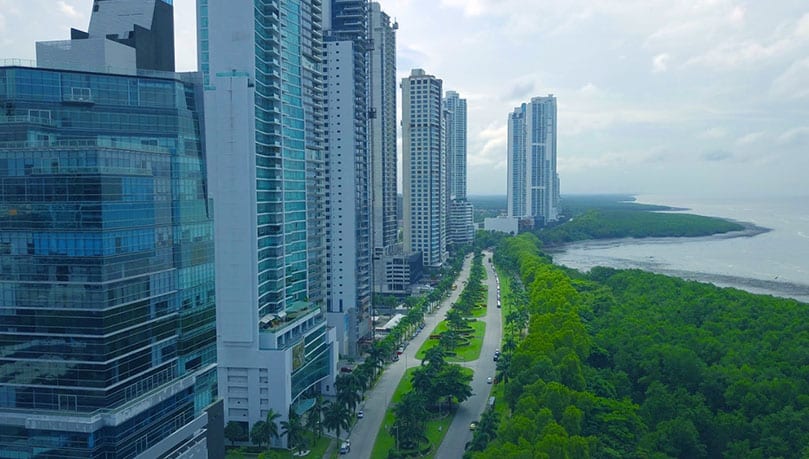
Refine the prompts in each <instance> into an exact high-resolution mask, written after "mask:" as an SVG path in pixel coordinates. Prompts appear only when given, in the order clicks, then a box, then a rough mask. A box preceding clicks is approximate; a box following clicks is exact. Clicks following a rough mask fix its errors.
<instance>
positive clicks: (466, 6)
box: [441, 0, 486, 16]
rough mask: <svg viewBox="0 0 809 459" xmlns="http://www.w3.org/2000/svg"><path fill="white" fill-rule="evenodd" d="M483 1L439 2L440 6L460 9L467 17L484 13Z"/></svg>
mask: <svg viewBox="0 0 809 459" xmlns="http://www.w3.org/2000/svg"><path fill="white" fill-rule="evenodd" d="M485 3H486V2H485V0H441V5H443V6H445V7H450V8H461V9H463V12H464V14H465V15H467V16H480V15H481V14H483V13H484V12H485V11H486V7H485V6H484V4H485Z"/></svg>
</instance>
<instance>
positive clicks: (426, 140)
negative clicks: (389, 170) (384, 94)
mask: <svg viewBox="0 0 809 459" xmlns="http://www.w3.org/2000/svg"><path fill="white" fill-rule="evenodd" d="M441 86H442V82H441V80H440V79H438V78H436V77H434V76H432V75H428V74H427V73H426V72H425V71H424V70H422V69H413V70H412V71H411V73H410V76H409V77H407V78H404V79H402V168H403V170H402V178H403V181H404V187H403V191H404V249H405V252H406V253H413V252H421V254H422V259H423V261H424V265H425V266H434V267H437V266H441V265H442V264H443V263H444V261H446V260H447V256H448V253H447V210H448V204H447V203H448V199H449V193H448V188H447V158H446V142H445V125H444V121H445V117H444V104H443V99H442V98H441Z"/></svg>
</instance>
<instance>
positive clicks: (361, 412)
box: [357, 410, 365, 419]
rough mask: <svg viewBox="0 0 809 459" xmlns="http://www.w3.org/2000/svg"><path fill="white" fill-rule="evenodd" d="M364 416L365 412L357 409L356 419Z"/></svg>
mask: <svg viewBox="0 0 809 459" xmlns="http://www.w3.org/2000/svg"><path fill="white" fill-rule="evenodd" d="M364 417H365V412H364V411H362V410H359V411H357V419H362V418H364Z"/></svg>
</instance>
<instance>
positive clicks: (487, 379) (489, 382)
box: [486, 376, 492, 384]
mask: <svg viewBox="0 0 809 459" xmlns="http://www.w3.org/2000/svg"><path fill="white" fill-rule="evenodd" d="M491 383H492V377H491V376H489V377H488V378H486V384H491Z"/></svg>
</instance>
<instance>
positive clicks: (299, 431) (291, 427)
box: [281, 408, 307, 453]
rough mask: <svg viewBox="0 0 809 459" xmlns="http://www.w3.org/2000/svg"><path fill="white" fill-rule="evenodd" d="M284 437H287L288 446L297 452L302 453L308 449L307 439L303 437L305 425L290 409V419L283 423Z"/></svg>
mask: <svg viewBox="0 0 809 459" xmlns="http://www.w3.org/2000/svg"><path fill="white" fill-rule="evenodd" d="M281 428H282V429H283V432H282V433H281V434H282V435H285V436H286V437H287V446H288V447H289V449H291V450H293V451H295V452H298V453H299V452H301V451H303V450H304V449H305V448H306V446H307V445H306V437H305V436H304V435H303V424H301V417H300V416H299V415H298V414H297V413H295V411H294V410H292V409H291V408H290V410H289V419H288V420H286V421H281Z"/></svg>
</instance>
